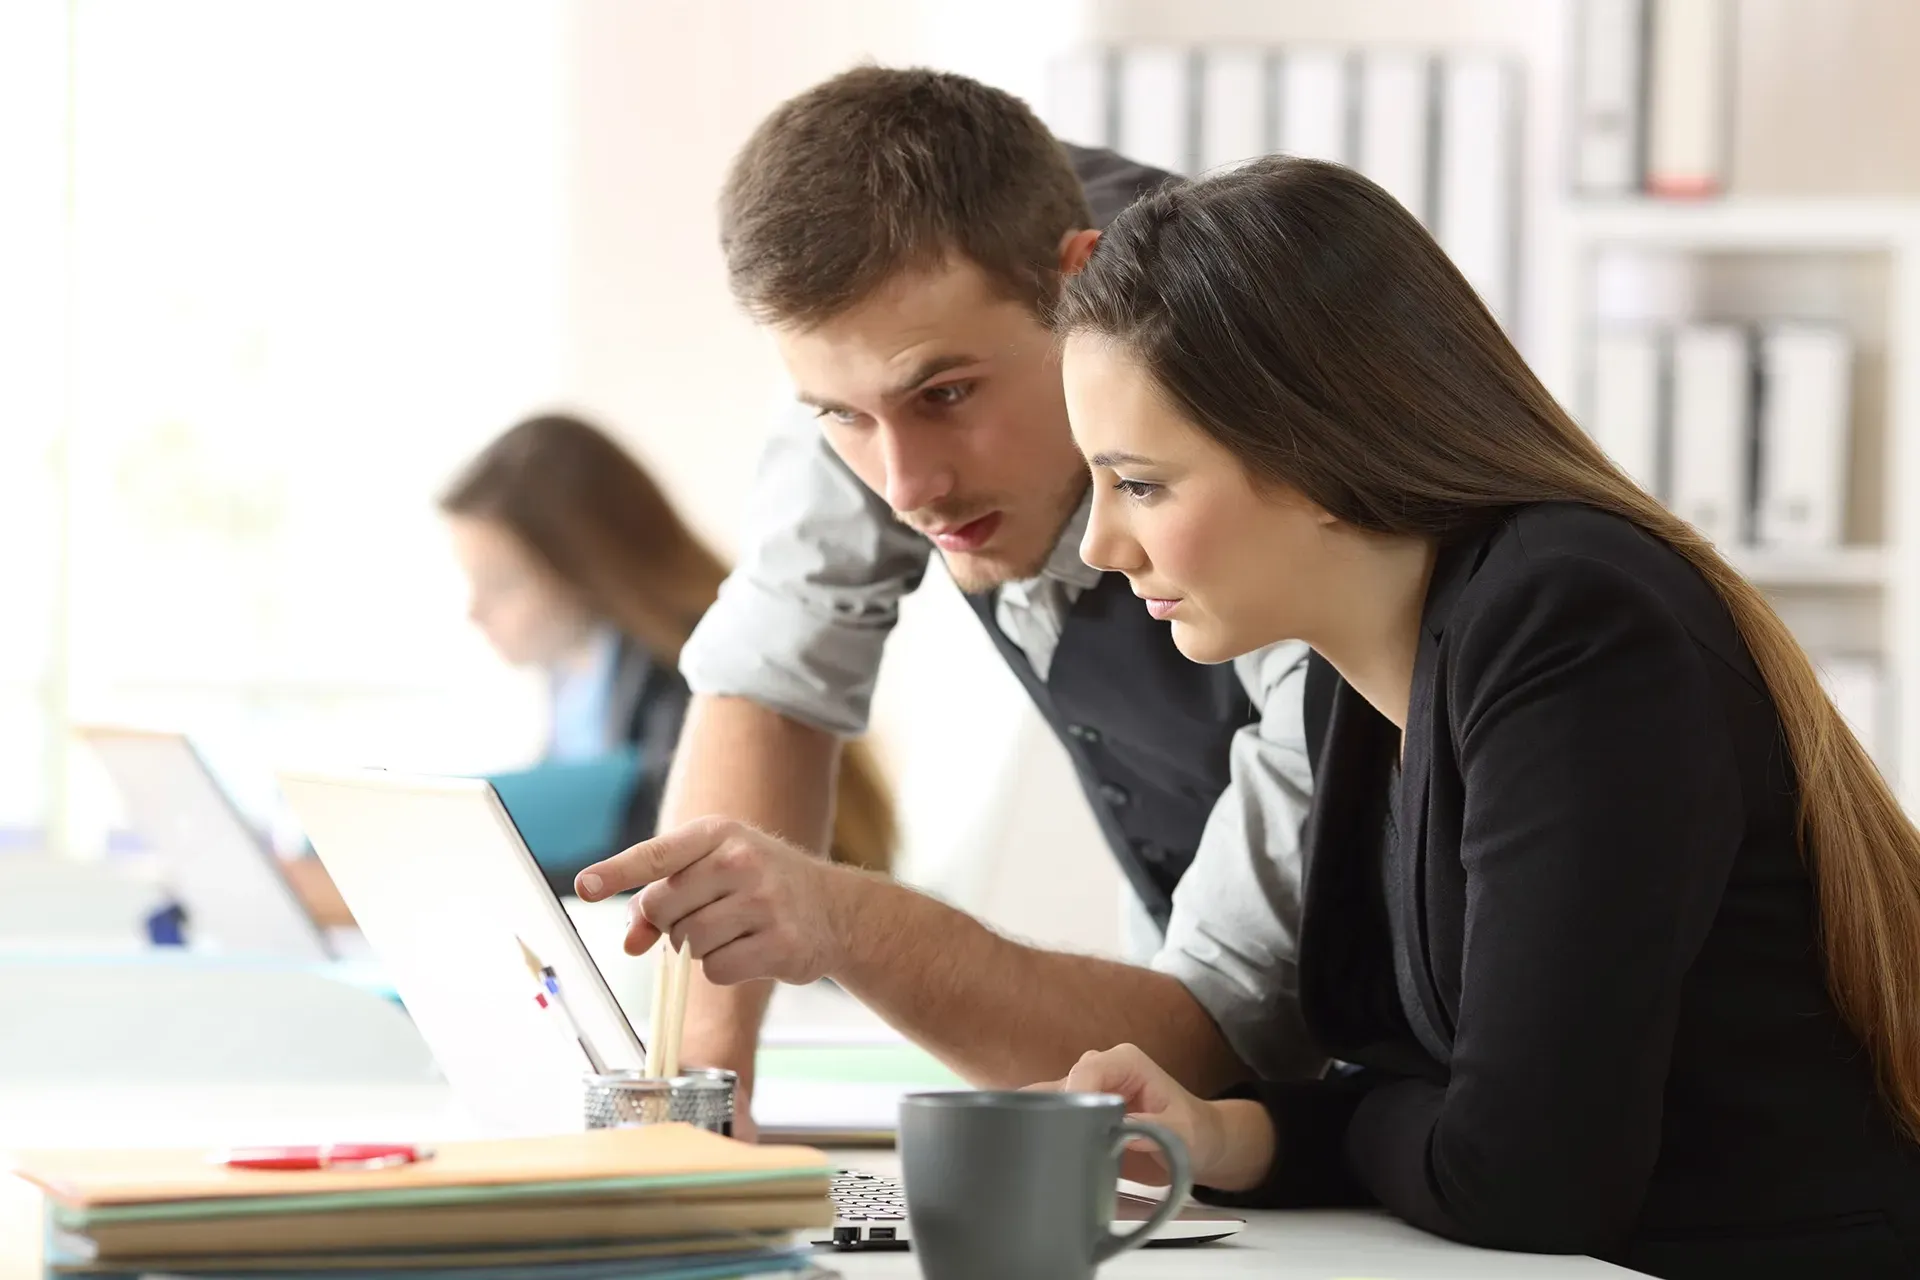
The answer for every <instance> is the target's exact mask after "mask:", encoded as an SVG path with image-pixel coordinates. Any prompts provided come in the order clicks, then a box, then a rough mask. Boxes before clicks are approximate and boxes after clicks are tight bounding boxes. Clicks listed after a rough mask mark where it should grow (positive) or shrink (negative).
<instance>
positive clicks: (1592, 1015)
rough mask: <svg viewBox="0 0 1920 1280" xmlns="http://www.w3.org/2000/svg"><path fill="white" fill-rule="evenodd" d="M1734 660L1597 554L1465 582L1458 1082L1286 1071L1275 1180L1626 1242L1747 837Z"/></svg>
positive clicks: (1271, 1103)
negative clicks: (1717, 672)
mask: <svg viewBox="0 0 1920 1280" xmlns="http://www.w3.org/2000/svg"><path fill="white" fill-rule="evenodd" d="M1717 661H1719V660H1718V659H1717V658H1714V657H1712V656H1711V655H1710V654H1708V653H1707V652H1706V651H1705V650H1703V649H1702V648H1701V647H1700V646H1699V645H1697V644H1696V643H1695V641H1694V640H1693V639H1692V637H1691V636H1690V635H1689V633H1688V632H1687V630H1686V628H1685V627H1684V626H1683V625H1682V623H1681V621H1680V620H1679V619H1678V618H1677V617H1676V616H1675V615H1674V614H1673V612H1672V611H1671V609H1670V608H1669V607H1668V605H1667V604H1666V602H1665V601H1664V600H1662V599H1661V598H1660V597H1659V595H1658V594H1657V593H1655V592H1654V591H1653V590H1652V589H1651V588H1649V587H1648V586H1646V585H1645V584H1643V583H1642V582H1641V581H1639V580H1638V579H1636V578H1634V577H1633V576H1632V575H1630V574H1628V573H1627V572H1625V571H1624V570H1622V569H1620V568H1618V567H1616V566H1613V565H1610V564H1606V563H1602V562H1599V561H1592V560H1586V559H1579V558H1571V557H1565V558H1557V559H1553V560H1550V561H1546V562H1538V561H1536V562H1531V563H1529V564H1527V565H1526V567H1525V568H1523V569H1522V570H1520V571H1519V572H1517V573H1515V574H1513V575H1510V576H1509V577H1508V579H1507V580H1506V581H1505V582H1504V583H1501V584H1498V585H1496V586H1494V587H1493V588H1492V590H1491V593H1490V594H1489V595H1488V596H1487V597H1486V598H1484V599H1482V600H1479V601H1477V602H1475V603H1474V604H1473V605H1472V606H1471V607H1469V606H1468V601H1467V600H1466V599H1464V598H1463V600H1462V601H1461V602H1460V605H1459V606H1458V607H1457V608H1456V610H1455V614H1454V617H1453V619H1452V623H1451V625H1450V627H1449V629H1448V632H1447V634H1446V636H1445V639H1444V641H1443V648H1442V653H1441V656H1440V661H1439V663H1438V674H1437V677H1436V679H1437V680H1439V681H1441V682H1444V685H1445V689H1446V698H1447V704H1448V707H1449V708H1450V714H1451V725H1450V729H1451V732H1452V734H1453V742H1454V746H1455V749H1456V752H1457V757H1458V760H1459V764H1460V768H1461V770H1462V774H1463V778H1462V782H1463V784H1464V785H1463V794H1464V797H1465V807H1464V812H1463V815H1462V833H1461V847H1460V851H1459V854H1460V858H1461V861H1462V866H1463V870H1464V872H1465V876H1466V889H1467V899H1466V900H1467V916H1466V920H1465V927H1464V934H1463V938H1464V947H1463V959H1462V963H1463V966H1464V972H1463V973H1462V975H1461V982H1462V985H1461V997H1460V1008H1459V1016H1458V1024H1457V1026H1456V1028H1455V1036H1454V1053H1453V1061H1452V1066H1451V1072H1450V1075H1449V1078H1448V1080H1447V1082H1446V1083H1445V1084H1436V1083H1432V1082H1429V1081H1422V1080H1411V1079H1405V1078H1393V1077H1388V1078H1384V1079H1383V1078H1380V1077H1378V1076H1377V1075H1375V1076H1369V1077H1363V1078H1362V1081H1361V1082H1351V1081H1349V1082H1339V1083H1334V1082H1328V1083H1327V1084H1308V1085H1300V1084H1294V1085H1285V1086H1269V1087H1267V1088H1266V1089H1265V1090H1264V1091H1263V1100H1264V1101H1265V1102H1266V1103H1267V1106H1268V1109H1269V1113H1270V1114H1271V1115H1272V1116H1273V1118H1274V1122H1275V1128H1276V1133H1277V1136H1278V1145H1277V1149H1278V1151H1279V1153H1280V1155H1279V1158H1278V1160H1277V1161H1276V1167H1275V1170H1274V1173H1273V1174H1272V1176H1271V1177H1270V1179H1269V1184H1268V1186H1267V1187H1266V1188H1263V1189H1262V1191H1263V1192H1274V1193H1279V1195H1278V1196H1276V1197H1274V1198H1282V1197H1284V1196H1285V1193H1286V1188H1287V1187H1288V1186H1289V1185H1291V1186H1293V1187H1294V1194H1296V1195H1297V1194H1298V1188H1299V1187H1300V1186H1301V1185H1303V1180H1304V1185H1306V1186H1309V1187H1318V1188H1321V1189H1323V1190H1325V1189H1328V1188H1329V1184H1331V1185H1341V1184H1345V1183H1346V1182H1347V1180H1348V1179H1349V1178H1350V1179H1351V1180H1352V1182H1354V1183H1357V1184H1358V1185H1359V1186H1360V1187H1363V1188H1364V1189H1365V1190H1366V1191H1367V1192H1369V1193H1370V1194H1371V1195H1372V1196H1374V1197H1376V1198H1377V1199H1378V1200H1379V1201H1380V1202H1381V1203H1382V1204H1384V1205H1385V1206H1386V1207H1387V1208H1389V1209H1392V1210H1393V1211H1394V1212H1395V1213H1397V1214H1399V1215H1400V1216H1401V1217H1403V1218H1405V1219H1406V1220H1407V1221H1409V1222H1411V1223H1413V1224H1414V1225H1416V1226H1419V1227H1423V1228H1425V1229H1427V1230H1429V1231H1432V1232H1435V1233H1437V1234H1439V1235H1443V1236H1448V1237H1451V1238H1453V1239H1457V1240H1462V1241H1466V1242H1468V1243H1472V1244H1478V1245H1484V1246H1490V1247H1496V1248H1506V1249H1520V1250H1529V1251H1535V1252H1564V1253H1583V1252H1595V1251H1599V1250H1603V1249H1605V1248H1606V1247H1607V1246H1608V1245H1609V1244H1610V1243H1613V1242H1616V1241H1618V1240H1620V1239H1622V1238H1623V1237H1625V1236H1626V1235H1627V1233H1628V1232H1629V1231H1630V1229H1631V1228H1632V1225H1633V1224H1634V1222H1635V1220H1636V1219H1637V1217H1638V1213H1639V1209H1640V1205H1641V1202H1642V1200H1643V1199H1644V1197H1645V1194H1646V1189H1647V1184H1648V1179H1649V1177H1650V1174H1651V1171H1652V1169H1653V1165H1654V1161H1655V1158H1656V1156H1657V1154H1658V1151H1659V1148H1660V1125H1661V1111H1662V1105H1663V1101H1664V1094H1665V1088H1666V1079H1667V1070H1668V1063H1669V1059H1670V1057H1671V1054H1672V1046H1673V1041H1674V1034H1675V1025H1676V1022H1677V1020H1678V1011H1679V1005H1680V994H1681V985H1682V982H1683V980H1684V977H1685V975H1686V973H1687V970H1688V969H1689V967H1690V965H1691V964H1692V962H1693V960H1694V958H1695V956H1696V955H1697V954H1698V952H1699V950H1700V948H1701V946H1702V944H1703V942H1704V940H1705V937H1706V934H1707V932H1708V930H1709V928H1710V927H1711V925H1712V923H1713V920H1714V918H1715V915H1716V913H1717V911H1718V908H1719V904H1720V899H1721V895H1722V891H1723V889H1724V886H1725V884H1726V880H1727V876H1728V874H1729V871H1730V868H1731V866H1732V862H1733V857H1734V853H1735V851H1736V849H1737V847H1738V844H1739V842H1740V839H1741V835H1742V828H1743V817H1742V805H1741V801H1740V787H1739V781H1738V776H1737V774H1736V771H1735V763H1734V757H1733V752H1732V744H1731V743H1730V742H1729V741H1728V739H1727V730H1726V727H1725V720H1724V716H1723V713H1722V711H1721V708H1720V706H1719V703H1718V694H1717V690H1716V685H1715V681H1714V677H1713V674H1712V672H1711V670H1710V669H1709V667H1708V666H1707V664H1709V663H1712V662H1717ZM1755 696H1756V697H1760V696H1763V695H1762V694H1761V693H1760V692H1759V691H1758V690H1756V691H1755ZM1430 856H1435V857H1439V856H1446V855H1445V851H1444V850H1430ZM1308 909H1309V910H1311V909H1312V907H1311V903H1309V904H1308ZM1356 1083H1360V1084H1362V1085H1363V1087H1361V1088H1358V1089H1356ZM1295 1162H1300V1163H1301V1164H1304V1165H1305V1166H1306V1168H1305V1169H1303V1168H1300V1167H1296V1168H1294V1169H1293V1170H1287V1169H1285V1168H1283V1167H1282V1166H1284V1165H1288V1164H1294V1163H1295ZM1336 1165H1337V1166H1339V1171H1338V1172H1337V1173H1332V1174H1330V1173H1328V1172H1327V1171H1328V1168H1329V1166H1336ZM1316 1166H1317V1168H1318V1169H1319V1171H1320V1176H1319V1177H1318V1178H1315V1177H1311V1176H1309V1175H1308V1170H1310V1169H1313V1168H1314V1167H1316ZM1258 1194H1259V1193H1256V1198H1257V1196H1258ZM1242 1201H1243V1202H1249V1198H1246V1197H1243V1198H1242Z"/></svg>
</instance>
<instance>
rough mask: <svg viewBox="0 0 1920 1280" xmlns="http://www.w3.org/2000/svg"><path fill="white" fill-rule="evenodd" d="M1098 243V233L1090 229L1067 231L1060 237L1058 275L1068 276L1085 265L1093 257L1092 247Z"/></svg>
mask: <svg viewBox="0 0 1920 1280" xmlns="http://www.w3.org/2000/svg"><path fill="white" fill-rule="evenodd" d="M1099 241H1100V233H1099V232H1098V231H1094V230H1092V229H1091V228H1089V229H1087V230H1085V231H1069V232H1067V234H1066V235H1064V236H1061V237H1060V274H1061V275H1063V276H1070V275H1074V274H1076V273H1077V272H1078V271H1079V270H1080V268H1082V267H1084V266H1086V265H1087V259H1088V258H1091V257H1092V256H1093V246H1094V245H1096V244H1098V243H1099Z"/></svg>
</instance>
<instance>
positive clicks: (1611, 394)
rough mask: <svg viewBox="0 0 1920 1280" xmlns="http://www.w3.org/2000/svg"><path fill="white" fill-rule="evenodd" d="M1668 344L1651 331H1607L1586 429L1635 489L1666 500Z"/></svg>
mask: <svg viewBox="0 0 1920 1280" xmlns="http://www.w3.org/2000/svg"><path fill="white" fill-rule="evenodd" d="M1665 364H1666V342H1665V340H1664V337H1663V335H1662V334H1661V332H1660V331H1659V330H1657V329H1654V328H1652V327H1649V326H1637V327H1632V328H1629V327H1625V326H1622V327H1616V328H1607V329H1604V330H1602V331H1601V332H1600V333H1599V334H1598V335H1597V336H1596V337H1595V338H1594V343H1593V366H1592V376H1593V382H1592V384H1591V385H1592V390H1591V393H1590V395H1589V397H1588V402H1589V404H1591V405H1592V412H1591V413H1590V414H1589V415H1588V421H1587V430H1588V432H1589V433H1590V434H1591V435H1592V436H1593V438H1594V441H1595V443H1597V444H1598V445H1599V446H1600V447H1601V448H1602V449H1604V450H1606V453H1607V456H1608V457H1610V458H1612V459H1613V461H1614V463H1615V465H1617V466H1618V467H1619V468H1620V469H1621V470H1622V471H1624V472H1626V473H1627V474H1628V475H1629V476H1631V477H1632V478H1633V481H1634V483H1635V484H1637V485H1639V486H1640V487H1641V488H1642V489H1645V490H1646V491H1647V492H1648V493H1650V494H1652V495H1653V496H1654V497H1656V498H1661V499H1665V497H1666V496H1667V492H1668V485H1667V477H1666V453H1667V450H1666V439H1665V437H1666V432H1665V430H1664V427H1665V416H1666V415H1665V413H1664V412H1663V410H1664V408H1665V406H1664V404H1663V401H1664V399H1665V395H1664V392H1665V373H1666V369H1665Z"/></svg>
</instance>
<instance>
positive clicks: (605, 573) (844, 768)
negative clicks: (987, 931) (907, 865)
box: [440, 415, 895, 871]
mask: <svg viewBox="0 0 1920 1280" xmlns="http://www.w3.org/2000/svg"><path fill="white" fill-rule="evenodd" d="M440 507H441V509H442V510H443V511H445V512H447V513H448V514H449V515H459V516H466V517H470V518H473V519H481V520H491V521H494V522H496V523H497V524H499V525H500V526H502V527H503V528H505V529H507V530H508V531H509V532H511V533H512V534H513V535H514V536H515V537H517V538H519V539H520V541H521V542H523V543H524V544H526V547H527V549H528V550H529V551H531V552H532V553H533V554H534V555H535V556H538V557H539V558H540V560H541V561H543V562H544V563H545V564H546V565H547V567H548V568H550V569H551V570H552V571H553V572H554V573H556V574H558V575H559V577H560V578H561V580H562V581H564V582H565V583H566V584H567V586H568V587H569V588H570V589H571V590H572V591H573V592H574V593H575V594H576V595H578V596H579V598H580V600H581V602H582V603H583V604H584V605H585V606H586V608H587V610H588V611H589V612H591V613H592V614H593V615H594V616H596V617H599V618H603V619H605V620H606V621H608V622H609V623H611V624H612V625H613V626H615V627H617V628H619V629H620V631H621V632H622V633H623V634H625V635H626V636H627V638H628V639H629V640H631V641H632V642H633V643H635V644H638V645H639V646H640V647H641V648H642V649H644V650H646V652H647V654H648V656H649V657H651V658H652V659H653V660H654V661H656V662H663V663H666V664H668V665H669V666H678V665H679V661H680V650H681V648H682V646H684V645H685V644H686V642H687V637H688V636H690V635H692V634H693V628H694V624H696V623H697V622H699V621H700V617H701V615H702V614H704V613H705V612H706V611H707V608H708V607H709V606H710V605H712V604H713V602H714V599H715V598H716V597H717V596H718V594H719V591H720V583H721V580H722V579H724V578H725V577H726V576H727V567H726V565H725V564H723V563H722V562H721V560H720V558H719V557H718V556H716V555H715V554H714V553H713V552H712V551H711V550H710V549H709V548H708V547H707V546H706V544H705V543H703V542H701V541H700V539H699V538H698V537H696V536H695V535H694V532H693V530H691V529H689V528H688V527H687V524H686V522H685V521H684V520H682V519H681V518H680V514H679V513H678V512H677V511H675V510H674V508H673V504H672V503H670V502H668V501H667V497H666V495H665V494H664V493H662V492H661V490H660V486H659V485H658V484H656V483H655V482H654V479H653V477H652V476H650V475H648V474H647V472H646V469H645V468H643V467H642V466H641V465H640V464H639V463H638V462H637V461H635V460H634V458H633V456H632V455H631V454H629V453H628V452H627V451H626V450H625V449H623V448H621V447H620V445H619V444H618V443H616V442H615V441H614V440H613V439H612V437H610V436H608V435H607V434H606V433H604V432H602V431H600V430H598V429H597V428H595V427H593V426H590V425H589V424H587V423H585V422H582V421H580V420H579V419H577V418H570V417H565V416H559V415H551V416H546V417H539V418H530V419H528V420H527V421H525V422H522V423H520V424H519V425H517V426H515V427H513V428H511V429H510V430H508V431H507V432H506V433H505V434H504V435H502V436H500V437H499V438H498V439H496V440H495V441H494V442H493V443H492V444H490V445H488V446H487V447H486V448H485V449H484V450H482V451H481V453H480V454H479V456H478V457H476V458H475V459H474V460H473V461H472V462H470V463H469V464H468V465H467V468H466V470H465V471H463V472H462V473H461V474H460V476H459V477H458V478H457V479H456V480H455V481H454V483H453V485H452V486H451V487H450V488H449V489H448V490H447V492H446V493H445V495H443V496H442V498H441V500H440ZM894 837H895V827H894V816H893V800H892V796H891V794H890V793H889V792H888V790H887V786H886V783H885V782H883V781H882V780H881V778H880V772H879V769H878V767H877V765H876V764H875V762H874V759H873V756H872V754H871V752H869V751H868V750H867V747H866V745H865V744H864V743H860V742H854V743H850V744H848V746H847V749H846V751H845V753H844V754H843V756H842V759H841V762H840V773H839V783H838V790H837V793H836V796H835V804H834V818H833V846H832V855H833V857H834V859H835V860H836V861H840V862H845V863H849V864H851V865H853V866H858V867H865V868H867V869H869V870H874V871H885V870H887V869H888V867H889V866H890V865H891V863H892V860H893V844H894Z"/></svg>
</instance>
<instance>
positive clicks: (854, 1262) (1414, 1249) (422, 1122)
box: [0, 1087, 1635, 1280]
mask: <svg viewBox="0 0 1920 1280" xmlns="http://www.w3.org/2000/svg"><path fill="white" fill-rule="evenodd" d="M35 1115H37V1116H38V1117H40V1119H39V1120H38V1121H37V1122H34V1121H32V1119H31V1117H33V1116H35ZM464 1129H465V1121H464V1120H463V1119H462V1118H461V1116H460V1115H459V1113H458V1111H457V1110H456V1109H454V1108H453V1106H452V1105H451V1100H450V1098H448V1096H447V1095H446V1093H445V1091H444V1089H442V1088H439V1087H435V1088H421V1089H414V1088H408V1089H404V1090H393V1089H380V1090H374V1091H371V1092H369V1091H368V1090H365V1089H361V1090H348V1089H337V1090H325V1089H309V1090H302V1091H301V1093H300V1095H299V1096H298V1097H292V1098H290V1097H287V1096H285V1095H284V1094H282V1093H274V1094H271V1095H269V1094H266V1093H258V1094H254V1093H249V1092H248V1091H239V1092H236V1091H234V1090H231V1089H225V1090H221V1091H219V1092H218V1093H217V1094H213V1095H209V1094H208V1093H205V1092H195V1091H191V1090H150V1091H142V1090H137V1089H133V1090H112V1091H110V1092H109V1091H103V1090H99V1089H90V1090H88V1091H87V1093H86V1095H85V1096H84V1097H82V1096H77V1095H76V1096H64V1097H63V1096H60V1095H57V1094H50V1093H42V1094H39V1095H38V1097H37V1099H36V1098H25V1097H7V1098H4V1099H0V1134H3V1135H5V1142H6V1144H7V1145H10V1146H16V1147H25V1146H39V1145H90V1146H91V1145H105V1144H109V1143H114V1144H121V1145H143V1146H144V1145H176V1144H183V1143H184V1144H189V1145H202V1144H204V1145H209V1146H215V1145H225V1144H229V1143H242V1142H253V1141H298V1140H301V1139H303V1138H305V1139H311V1140H320V1139H323V1138H338V1137H339V1136H340V1135H341V1134H342V1133H349V1132H351V1133H355V1134H365V1135H367V1136H370V1137H378V1138H382V1139H387V1138H415V1139H423V1140H424V1139H439V1140H442V1141H444V1140H447V1139H449V1138H454V1137H459V1136H462V1135H463V1132H464ZM836 1155H837V1156H838V1157H839V1158H840V1159H841V1161H842V1162H843V1163H844V1164H845V1165H847V1166H849V1167H853V1168H862V1169H868V1170H871V1171H873V1172H876V1173H892V1172H894V1171H896V1170H897V1168H898V1164H897V1161H896V1158H895V1156H894V1154H893V1153H892V1152H873V1151H866V1152H840V1153H836ZM40 1213H41V1205H40V1198H39V1196H38V1194H37V1193H35V1192H34V1191H33V1189H32V1188H31V1187H29V1186H28V1185H27V1184H26V1183H24V1182H21V1181H20V1180H19V1179H17V1178H11V1177H0V1280H41V1275H42V1273H41V1265H40V1258H41V1245H40V1231H41V1227H40ZM1247 1218H1248V1221H1249V1226H1248V1229H1247V1230H1246V1231H1244V1232H1242V1233H1241V1234H1240V1235H1238V1236H1235V1237H1233V1239H1232V1240H1229V1241H1224V1242H1222V1243H1220V1244H1214V1245H1205V1246H1201V1247H1198V1248H1191V1249H1144V1250H1137V1251H1135V1252H1133V1253H1129V1254H1127V1255H1125V1256H1124V1257H1122V1258H1120V1259H1119V1260H1117V1261H1115V1262H1113V1263H1111V1264H1110V1265H1109V1266H1107V1267H1106V1268H1104V1269H1103V1270H1102V1271H1101V1273H1100V1274H1101V1275H1102V1276H1103V1277H1105V1276H1112V1277H1115V1278H1116V1280H1125V1278H1126V1277H1141V1278H1144V1277H1154V1278H1156V1280H1187V1278H1188V1277H1192V1278H1194V1280H1199V1278H1201V1277H1214V1276H1259V1277H1262V1280H1350V1278H1351V1280H1357V1278H1359V1277H1374V1278H1378V1280H1388V1278H1390V1280H1601V1278H1602V1277H1630V1276H1632V1275H1634V1274H1635V1273H1633V1272H1630V1271H1625V1270H1622V1269H1621V1268H1618V1267H1612V1266H1608V1265H1606V1264H1605V1263H1601V1262H1595V1261H1594V1260H1593V1259H1591V1258H1552V1257H1540V1256H1536V1255H1531V1254H1511V1253H1495V1252H1490V1251H1487V1250H1481V1249H1467V1248H1463V1247H1462V1246H1460V1245H1455V1244H1448V1243H1447V1242H1445V1241H1443V1240H1439V1239H1436V1238H1435V1237H1433V1236H1430V1235H1427V1234H1425V1233H1424V1232H1421V1231H1416V1230H1414V1229H1413V1228H1412V1227H1409V1226H1407V1225H1406V1224H1404V1223H1402V1222H1398V1221H1396V1220H1395V1219H1393V1218H1391V1217H1389V1216H1388V1215H1386V1214H1384V1213H1373V1212H1355V1211H1342V1212H1313V1213H1306V1212H1299V1213H1252V1214H1248V1215H1247ZM820 1260H821V1262H822V1264H823V1265H825V1266H827V1267H828V1268H829V1269H831V1270H836V1271H839V1272H840V1273H842V1274H843V1275H844V1276H845V1277H846V1280H866V1278H868V1277H876V1278H877V1277H912V1276H918V1275H919V1274H920V1272H919V1269H918V1268H917V1267H916V1266H915V1265H914V1261H913V1255H912V1254H911V1253H871V1254H834V1253H824V1252H823V1253H822V1255H821V1259H820Z"/></svg>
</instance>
